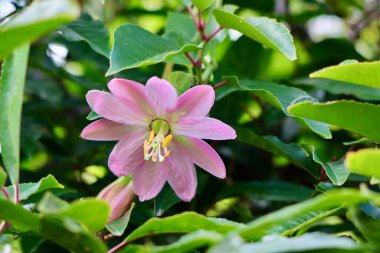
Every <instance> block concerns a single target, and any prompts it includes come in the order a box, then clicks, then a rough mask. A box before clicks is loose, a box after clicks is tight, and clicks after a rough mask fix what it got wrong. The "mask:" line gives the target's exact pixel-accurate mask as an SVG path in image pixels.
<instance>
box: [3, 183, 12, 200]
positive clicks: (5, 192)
mask: <svg viewBox="0 0 380 253" xmlns="http://www.w3.org/2000/svg"><path fill="white" fill-rule="evenodd" d="M1 192H2V193H3V194H4V196H5V198H6V199H7V200H10V199H11V197H10V196H9V193H8V191H7V188H5V187H4V186H3V187H2V188H1Z"/></svg>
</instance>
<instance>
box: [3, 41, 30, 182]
mask: <svg viewBox="0 0 380 253" xmlns="http://www.w3.org/2000/svg"><path fill="white" fill-rule="evenodd" d="M0 37H1V40H3V36H2V35H1V34H0ZM0 45H6V43H4V42H3V41H2V43H1V44H0ZM0 47H1V46H0ZM0 52H1V49H0ZM28 54H29V45H23V46H21V47H19V48H17V49H16V50H15V51H14V52H13V54H12V55H11V56H10V57H9V58H6V59H5V60H4V62H3V65H2V70H1V78H0V108H1V113H0V126H1V131H0V143H1V152H2V153H1V155H2V159H3V162H4V165H5V169H6V170H7V172H8V176H9V179H10V180H11V182H12V184H17V183H18V181H19V169H20V126H21V108H22V100H23V92H24V85H25V75H26V68H27V63H28Z"/></svg>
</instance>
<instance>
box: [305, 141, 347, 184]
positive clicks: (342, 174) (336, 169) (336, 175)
mask: <svg viewBox="0 0 380 253" xmlns="http://www.w3.org/2000/svg"><path fill="white" fill-rule="evenodd" d="M304 148H305V149H306V150H307V151H308V152H309V154H310V155H311V157H312V158H313V160H314V161H315V162H316V163H319V164H320V165H321V166H322V168H323V169H324V170H325V171H326V174H327V176H328V177H329V178H330V180H331V181H332V182H333V183H334V184H335V185H342V184H344V182H346V180H347V178H348V176H349V175H350V172H349V171H348V170H347V168H346V166H345V165H344V161H343V160H339V161H334V162H324V161H322V160H321V159H320V158H319V157H318V155H317V153H316V151H315V148H314V147H313V146H311V145H307V146H304Z"/></svg>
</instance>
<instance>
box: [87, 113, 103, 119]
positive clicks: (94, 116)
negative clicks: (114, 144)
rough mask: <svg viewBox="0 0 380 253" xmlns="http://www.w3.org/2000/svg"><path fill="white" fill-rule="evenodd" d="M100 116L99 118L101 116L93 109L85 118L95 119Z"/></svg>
mask: <svg viewBox="0 0 380 253" xmlns="http://www.w3.org/2000/svg"><path fill="white" fill-rule="evenodd" d="M100 118H101V116H100V115H99V114H97V113H96V112H94V111H91V112H90V113H89V114H88V115H87V117H86V119H87V120H96V119H100Z"/></svg>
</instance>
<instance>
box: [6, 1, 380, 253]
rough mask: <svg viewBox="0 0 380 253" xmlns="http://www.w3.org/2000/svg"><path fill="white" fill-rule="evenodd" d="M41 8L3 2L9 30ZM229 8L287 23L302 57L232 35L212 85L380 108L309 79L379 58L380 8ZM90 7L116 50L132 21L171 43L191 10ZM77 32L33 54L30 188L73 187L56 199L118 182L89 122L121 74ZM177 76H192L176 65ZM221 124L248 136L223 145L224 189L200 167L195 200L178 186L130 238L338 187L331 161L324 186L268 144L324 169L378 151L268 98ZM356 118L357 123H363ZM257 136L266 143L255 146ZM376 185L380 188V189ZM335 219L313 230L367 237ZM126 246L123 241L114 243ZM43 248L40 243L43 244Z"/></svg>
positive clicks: (144, 208) (242, 216)
mask: <svg viewBox="0 0 380 253" xmlns="http://www.w3.org/2000/svg"><path fill="white" fill-rule="evenodd" d="M30 2H32V1H26V2H25V1H8V0H1V2H0V9H1V10H0V18H1V20H2V22H5V21H6V17H7V15H9V14H11V13H12V12H17V11H19V10H21V9H22V8H24V7H25V6H26V5H28V4H30ZM224 4H234V5H238V6H239V7H240V9H239V11H238V13H239V15H242V16H248V15H254V16H266V17H271V18H275V19H277V20H278V21H281V22H283V23H286V25H287V26H288V27H289V29H290V30H291V34H292V36H293V38H294V44H295V46H296V49H297V55H298V59H297V60H296V61H289V60H287V59H286V58H285V57H284V56H283V55H281V54H280V53H279V52H276V51H274V50H271V49H268V48H266V47H263V46H262V45H261V44H259V43H257V42H255V41H253V40H251V39H249V38H247V37H245V36H241V37H240V36H239V34H237V33H236V32H233V31H230V32H229V37H227V38H226V39H224V40H222V41H220V42H217V43H216V45H213V46H215V48H214V49H213V50H212V55H213V57H214V59H215V61H216V62H215V64H216V66H217V67H216V68H215V71H214V75H213V78H212V80H211V82H212V84H217V83H219V82H220V81H222V79H223V78H222V77H223V76H229V75H236V76H238V77H239V79H249V80H258V81H261V82H263V83H267V82H275V83H280V84H286V85H288V86H294V87H298V88H302V89H303V90H305V91H307V92H308V93H309V94H310V95H311V96H312V97H314V98H317V99H318V100H319V101H321V102H324V101H332V100H338V99H356V100H357V99H361V100H365V101H372V102H373V103H376V101H378V100H379V99H380V95H379V94H380V93H379V92H378V90H373V91H372V90H369V91H368V90H359V91H354V92H351V91H349V90H345V89H342V88H340V89H338V88H335V89H334V87H333V85H331V84H330V85H329V84H327V85H326V83H323V82H322V81H321V83H317V82H315V81H313V80H312V79H309V78H308V75H309V74H310V73H312V72H314V71H316V70H319V69H321V68H323V67H327V66H331V65H336V64H339V63H340V62H342V61H344V60H347V59H355V60H358V61H373V60H376V59H378V57H379V54H380V51H379V45H380V34H379V25H380V23H379V20H378V19H379V9H378V8H379V7H378V3H377V2H376V1H360V0H350V1H333V0H331V1H330V0H325V1H317V0H305V1H301V0H292V1H287V0H276V1H274V0H273V1H272V0H255V1H243V0H227V1H224ZM80 5H81V10H82V11H83V12H85V13H87V14H86V15H91V16H92V17H93V18H94V19H97V20H101V21H100V22H102V23H103V24H104V25H105V27H106V28H107V30H108V31H109V34H110V40H111V44H112V41H113V31H114V29H115V28H116V27H117V26H119V25H121V24H124V23H135V24H137V25H139V26H141V27H143V28H145V29H147V30H148V31H150V32H152V33H156V34H162V33H163V32H164V29H165V25H166V22H167V18H168V13H172V12H183V13H186V9H185V8H184V6H183V5H182V4H181V3H180V2H179V1H176V0H165V1H164V0H142V1H137V0H129V1H120V0H106V1H105V3H104V4H102V3H101V2H100V1H80ZM7 10H8V11H7ZM87 17H88V18H89V16H87ZM82 18H85V17H83V16H82ZM65 28H66V27H61V28H59V29H58V31H54V32H51V33H49V34H46V35H45V36H44V37H42V38H39V39H38V40H37V41H34V42H33V43H32V45H31V48H30V56H29V61H28V69H27V77H26V85H25V93H24V99H23V110H22V125H21V177H20V182H37V181H38V180H40V179H41V178H43V177H45V176H46V175H48V174H52V175H54V177H55V178H56V179H57V180H58V182H60V183H61V184H62V185H64V186H65V189H55V190H52V191H53V192H54V193H55V194H56V195H57V196H59V197H60V198H62V199H64V200H66V201H69V202H71V201H74V200H76V199H79V198H81V197H87V196H96V195H97V194H98V193H99V192H100V191H101V189H102V188H104V187H105V186H106V185H108V184H109V183H110V182H112V181H113V180H114V179H115V176H114V175H112V174H111V173H110V172H109V171H108V169H107V159H108V155H109V153H110V152H111V149H112V147H113V145H114V143H112V142H91V141H85V140H83V139H81V138H80V137H79V134H80V132H81V130H82V129H83V128H84V127H85V126H86V125H87V124H88V120H87V119H86V117H87V115H88V114H89V113H90V108H89V107H88V105H87V103H86V101H85V94H86V93H87V91H88V90H89V89H99V90H104V89H106V84H107V82H108V81H109V80H110V79H111V78H112V77H113V76H110V77H105V73H106V71H107V69H108V67H109V60H108V59H107V58H106V57H104V56H103V55H101V54H98V53H97V52H95V51H94V50H93V49H92V48H91V47H90V46H89V44H87V43H86V42H85V41H70V40H67V37H66V39H65V36H62V32H63V34H64V35H65V30H64V29H65ZM106 34H107V33H105V35H106ZM0 43H2V42H1V38H0ZM216 46H217V47H216ZM165 66H167V64H166V63H159V64H155V65H151V66H145V67H141V68H134V69H130V70H125V71H122V72H119V73H117V74H115V75H114V76H117V77H122V78H127V79H133V80H136V81H139V82H141V83H145V82H146V80H147V79H149V78H150V77H151V76H159V77H161V76H162V75H163V72H164V70H165ZM173 70H176V71H188V70H189V69H188V67H185V66H179V65H175V66H174V69H173ZM228 89H229V87H228V85H227V86H225V87H223V88H221V89H220V90H218V95H219V96H222V95H225V94H227V93H224V92H226V91H228ZM211 115H212V116H213V117H215V118H218V119H220V120H222V121H224V122H226V123H228V124H230V125H232V126H234V127H236V129H238V135H239V133H243V134H240V135H239V136H240V137H239V138H238V140H237V141H223V142H217V141H215V142H212V143H211V144H212V146H213V147H214V148H215V149H216V150H217V151H218V153H219V154H221V156H222V157H223V160H224V162H225V164H226V167H227V172H228V176H227V179H226V180H219V179H216V178H214V177H212V176H210V175H208V174H206V173H204V172H203V171H201V170H197V172H198V179H199V186H198V191H197V195H196V197H195V199H194V200H193V201H192V202H190V203H184V202H180V201H178V200H177V199H176V197H175V196H174V195H173V192H171V189H169V187H167V188H165V190H164V191H163V192H162V193H161V194H160V196H159V197H158V198H157V199H155V200H152V201H148V202H144V203H139V202H136V206H135V208H134V211H133V212H132V217H131V219H130V223H129V225H128V228H127V231H126V233H125V234H128V233H130V232H131V231H133V230H134V229H135V228H137V227H139V226H140V225H141V224H143V223H144V222H145V221H147V220H148V219H149V218H151V217H154V216H157V215H162V216H170V215H173V214H178V213H181V212H184V211H195V212H198V213H200V214H205V215H207V216H215V217H223V218H228V219H230V220H233V221H237V222H241V223H247V222H250V221H252V220H253V219H255V218H257V217H259V216H261V215H263V214H267V213H270V212H272V211H274V210H278V209H280V208H282V207H284V206H287V205H289V204H292V203H296V202H301V201H304V200H307V199H309V198H311V197H313V196H316V195H317V194H318V193H319V192H321V191H324V190H326V189H330V188H334V187H336V186H334V184H332V183H331V181H330V180H329V179H328V177H327V176H326V175H325V172H324V170H323V169H322V167H321V166H320V165H319V164H317V163H315V164H314V162H313V164H314V165H313V167H315V168H316V170H317V171H318V173H319V172H320V173H321V174H320V176H319V175H317V176H316V177H313V176H311V175H310V174H309V173H308V172H307V171H305V170H303V169H302V168H300V166H297V165H295V164H294V162H292V161H289V157H286V156H285V157H284V156H283V155H281V153H278V152H274V153H275V154H273V152H268V151H266V150H265V149H266V148H265V146H266V144H260V143H261V142H260V140H262V138H263V136H266V135H271V136H276V137H277V138H279V140H281V141H283V142H284V143H295V145H297V146H298V147H300V146H302V145H313V146H314V147H315V150H316V152H317V154H318V157H319V158H320V160H322V161H324V162H332V161H337V160H340V159H341V158H342V157H343V158H344V156H345V154H346V153H347V151H349V150H357V149H359V148H361V147H367V146H370V147H373V146H374V144H373V143H359V144H355V145H343V142H347V141H353V140H357V139H359V138H360V136H358V135H357V134H354V133H352V132H348V131H345V130H341V129H339V128H334V127H333V128H332V134H333V139H323V138H321V137H320V136H318V135H316V134H315V133H313V132H312V131H310V129H308V128H306V127H305V126H303V125H300V124H299V123H297V122H296V121H295V120H294V119H292V118H291V117H287V116H286V115H285V114H284V113H283V112H282V111H281V110H279V109H278V108H276V107H274V106H273V105H271V104H270V103H267V102H266V101H265V100H263V99H262V98H261V97H260V95H258V94H254V93H251V92H247V91H237V92H233V93H231V94H228V95H226V96H224V97H223V98H220V99H218V100H217V101H216V103H215V106H214V108H213V110H212V112H211ZM352 117H353V120H355V115H352ZM251 131H253V132H254V133H256V134H257V137H256V138H259V139H260V140H257V139H255V138H253V139H249V138H248V137H247V138H245V137H246V136H249V135H250V134H251ZM241 136H243V137H241ZM258 143H259V144H258ZM260 146H261V147H260ZM263 147H264V148H263ZM367 181H368V178H366V177H362V176H358V175H350V177H349V179H348V181H347V182H346V183H345V186H346V187H355V188H356V187H357V186H358V184H359V183H360V182H367ZM372 187H373V189H374V190H378V188H377V186H376V187H375V186H372ZM33 196H34V197H33V198H32V199H31V200H28V201H27V202H33V203H36V202H38V201H39V200H40V199H41V198H42V196H43V194H42V193H40V194H35V195H33ZM25 204H26V203H25ZM333 217H334V218H333V219H330V220H328V221H326V222H322V223H320V224H317V225H316V226H314V227H312V228H311V229H310V231H324V232H327V233H343V234H346V235H349V236H351V237H353V238H359V239H358V240H359V241H361V240H362V239H360V238H362V235H361V234H360V233H359V232H358V230H357V228H355V227H354V226H353V225H352V223H350V222H347V218H346V217H345V214H344V213H342V214H339V215H336V216H333ZM331 224H333V225H331ZM23 238H24V239H22V240H21V243H20V241H17V243H15V245H16V244H18V243H20V245H21V246H20V247H21V248H24V252H28V251H27V250H28V249H30V248H28V247H31V248H34V250H35V251H34V252H53V251H56V252H65V250H64V249H63V248H61V247H60V246H57V245H56V244H54V243H52V242H51V241H48V240H44V239H43V238H42V237H36V236H35V235H33V236H28V235H25V237H23ZM177 238H178V237H177V236H174V235H173V236H159V237H154V238H149V239H146V241H145V242H146V243H148V244H149V243H158V244H166V243H170V242H173V241H175V240H176V239H177ZM150 240H152V241H150ZM118 241H120V240H119V239H117V238H116V239H113V240H111V241H110V242H109V245H115V244H116V243H117V242H118ZM36 242H39V244H38V246H36Z"/></svg>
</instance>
